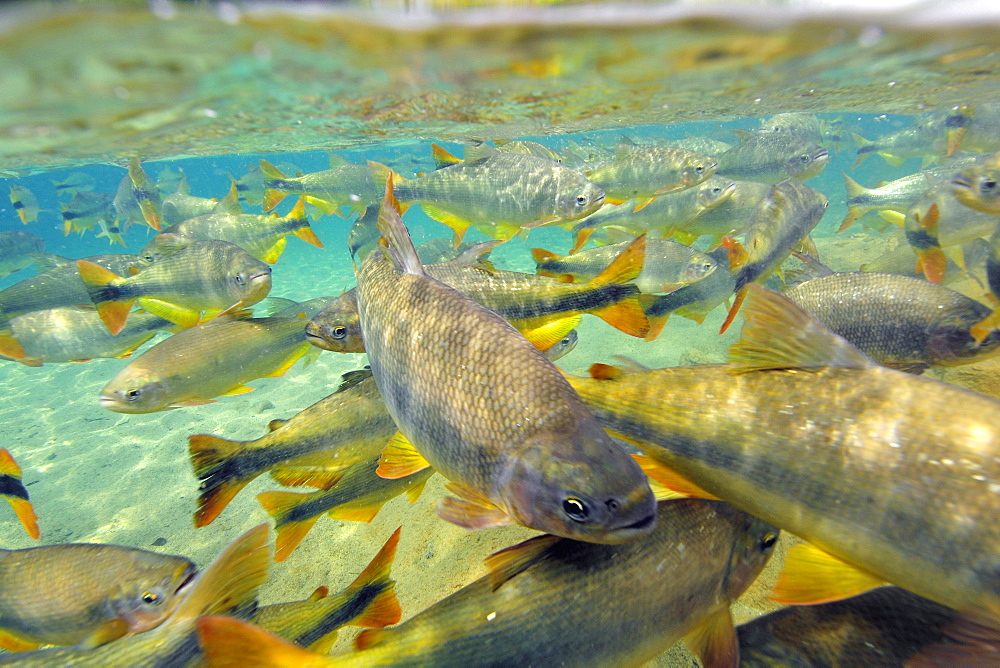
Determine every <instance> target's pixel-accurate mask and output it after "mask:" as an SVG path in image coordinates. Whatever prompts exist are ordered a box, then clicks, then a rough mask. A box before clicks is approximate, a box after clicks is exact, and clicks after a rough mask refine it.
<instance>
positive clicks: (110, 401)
mask: <svg viewBox="0 0 1000 668" xmlns="http://www.w3.org/2000/svg"><path fill="white" fill-rule="evenodd" d="M97 403H99V404H100V405H101V408H106V409H108V410H109V411H113V410H115V406H117V405H118V400H117V399H115V397H111V396H108V395H105V394H102V395H101V396H100V397H98V399H97Z"/></svg>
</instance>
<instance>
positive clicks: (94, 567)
mask: <svg viewBox="0 0 1000 668" xmlns="http://www.w3.org/2000/svg"><path fill="white" fill-rule="evenodd" d="M195 570H196V569H195V566H194V563H192V562H191V560H190V559H187V558H185V557H179V556H173V555H169V554H157V553H155V552H147V551H146V550H139V549H136V548H131V547H123V546H120V545H99V544H89V543H66V544H62V545H46V546H43V547H30V548H27V549H24V550H0V647H3V648H5V649H10V650H16V651H23V650H25V649H33V648H35V647H38V646H39V645H42V644H45V645H73V644H76V643H80V642H84V643H86V644H89V645H100V644H103V643H105V642H108V641H110V640H114V639H116V638H119V637H121V636H123V635H125V634H127V633H140V632H142V631H146V630H148V629H151V628H153V627H155V626H157V625H158V624H160V623H161V622H163V620H164V619H165V618H166V617H167V615H169V614H170V612H171V611H172V610H173V609H174V607H175V606H176V604H177V600H178V597H179V596H180V594H181V592H182V591H185V586H186V585H187V584H188V583H189V582H190V581H191V579H192V578H193V577H194V574H195Z"/></svg>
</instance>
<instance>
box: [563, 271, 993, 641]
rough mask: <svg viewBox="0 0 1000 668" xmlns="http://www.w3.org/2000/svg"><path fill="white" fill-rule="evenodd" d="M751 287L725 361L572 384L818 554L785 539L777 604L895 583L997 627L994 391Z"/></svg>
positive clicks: (688, 472) (710, 486)
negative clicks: (906, 362) (844, 331)
mask: <svg viewBox="0 0 1000 668" xmlns="http://www.w3.org/2000/svg"><path fill="white" fill-rule="evenodd" d="M751 291H752V292H754V293H755V294H754V299H753V300H751V301H752V303H751V304H750V305H749V308H748V309H747V312H746V313H745V317H746V322H745V324H744V328H743V334H742V338H741V340H740V341H739V343H737V344H736V346H734V347H733V349H731V357H732V358H733V360H734V363H733V364H723V365H698V366H693V367H676V368H670V369H656V370H651V371H646V372H641V373H625V374H621V375H619V377H618V378H616V379H614V380H595V379H589V378H580V379H576V378H574V379H571V383H572V385H573V386H574V387H575V388H576V390H577V391H578V392H579V393H580V395H581V397H582V398H583V399H584V400H585V401H586V402H587V404H588V405H589V406H590V408H591V410H593V411H594V414H595V415H596V416H597V418H598V419H599V420H600V421H601V423H602V424H604V425H605V427H606V428H607V429H609V430H610V431H611V432H612V433H614V434H617V435H621V436H623V437H625V438H626V439H627V440H629V441H630V442H632V443H634V444H636V445H639V446H640V447H642V448H643V449H644V450H645V451H646V453H647V454H648V455H650V456H651V457H654V458H655V459H657V460H659V461H661V462H662V463H663V464H665V465H666V466H668V467H669V468H671V469H673V470H674V471H676V472H677V473H679V474H680V475H682V476H684V477H685V478H687V479H688V480H690V481H692V482H693V483H695V484H696V485H698V486H699V487H701V488H702V489H703V490H706V491H707V492H709V493H711V494H714V495H715V496H717V497H720V498H723V499H726V500H727V501H729V502H730V503H732V504H734V505H735V506H736V507H738V508H741V509H743V510H744V511H746V512H749V513H752V514H754V515H756V516H758V517H760V518H762V519H764V520H766V521H769V522H772V523H773V524H775V525H777V526H780V527H781V528H783V529H787V530H788V531H791V532H792V533H794V534H796V535H798V536H800V537H802V538H804V539H805V540H807V541H810V542H811V543H812V544H813V545H814V546H815V548H819V549H821V550H824V551H825V552H828V553H829V555H825V554H823V553H820V552H819V550H817V549H815V548H813V549H812V550H807V551H806V552H805V554H806V555H807V556H808V557H809V561H805V559H804V558H803V557H802V556H799V555H797V554H796V552H797V548H798V546H796V547H795V548H793V549H792V551H791V552H790V554H789V555H786V557H785V572H786V573H792V574H793V575H792V578H791V580H787V579H786V583H787V584H786V585H785V586H783V588H782V590H781V591H780V592H778V593H777V594H776V596H775V597H776V598H777V599H778V600H779V601H783V602H815V603H818V602H824V601H829V600H836V599H838V598H845V597H848V596H852V595H855V594H858V593H861V592H862V591H865V590H866V589H870V588H872V587H875V586H878V585H880V584H885V583H892V584H895V585H898V586H900V587H903V588H905V589H908V590H910V591H912V592H914V593H916V594H919V595H921V596H924V597H926V598H929V599H931V600H933V601H936V602H938V603H941V604H942V605H947V606H949V607H952V608H955V609H956V610H959V611H960V612H962V613H963V614H965V615H968V616H969V617H971V618H973V619H976V620H977V621H980V623H984V624H986V625H988V626H992V627H996V626H1000V614H998V612H997V611H998V610H1000V568H998V564H1000V527H998V525H997V524H996V523H995V522H993V521H992V519H991V518H994V517H996V514H997V510H998V507H997V505H998V503H1000V501H998V498H997V494H996V493H995V491H994V489H995V487H996V485H997V481H998V477H1000V457H998V453H1000V427H998V425H1000V402H997V401H995V400H993V399H990V398H987V397H985V396H982V395H980V394H976V393H975V392H970V391H968V390H963V389H961V388H958V387H955V386H953V385H948V384H946V383H942V382H939V381H935V380H932V379H929V378H924V377H922V376H914V375H911V374H906V373H902V372H899V371H894V370H892V369H887V368H885V367H880V366H877V365H875V364H874V363H873V362H872V361H871V360H869V359H868V358H867V357H865V356H864V355H862V354H861V353H860V352H858V350H857V349H856V348H854V347H853V346H851V345H850V344H849V343H847V341H845V340H844V339H842V338H840V337H839V336H837V335H835V334H833V333H832V332H830V331H829V330H827V329H826V328H825V327H823V326H822V325H821V324H820V323H819V322H818V321H816V320H815V319H813V318H812V317H811V316H809V315H808V314H806V313H805V312H804V311H802V310H801V309H799V308H798V307H797V306H795V305H794V304H793V303H791V302H790V301H789V300H788V299H787V298H785V297H783V296H781V295H778V294H776V293H772V292H768V291H766V290H764V289H763V288H761V287H759V286H752V287H751ZM943 416H947V417H946V418H945V417H943ZM804 547H812V546H804ZM800 554H802V553H801V551H800ZM830 555H833V556H830ZM834 557H836V558H834ZM795 562H798V563H799V564H800V566H801V567H800V568H792V565H794V564H795ZM845 562H846V563H845ZM847 564H850V565H851V566H848V565H847ZM827 566H828V567H829V569H827V568H826V567H827ZM823 574H825V575H827V577H825V578H824V577H822V575H823ZM783 577H784V576H783Z"/></svg>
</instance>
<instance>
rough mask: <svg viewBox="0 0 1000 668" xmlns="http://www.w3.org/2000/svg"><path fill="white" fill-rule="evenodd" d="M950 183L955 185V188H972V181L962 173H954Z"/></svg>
mask: <svg viewBox="0 0 1000 668" xmlns="http://www.w3.org/2000/svg"><path fill="white" fill-rule="evenodd" d="M951 185H953V186H955V187H956V188H965V189H969V188H972V182H971V181H970V180H969V179H967V178H965V176H963V175H962V174H956V175H955V176H954V177H953V178H952V179H951Z"/></svg>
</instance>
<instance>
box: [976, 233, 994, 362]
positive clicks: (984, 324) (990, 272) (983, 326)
mask: <svg viewBox="0 0 1000 668" xmlns="http://www.w3.org/2000/svg"><path fill="white" fill-rule="evenodd" d="M988 246H989V249H988V252H987V253H986V283H987V285H989V288H990V292H991V293H992V295H993V297H994V298H995V297H997V295H1000V225H998V226H997V227H996V229H994V230H993V234H991V235H990V240H989V242H988ZM998 327H1000V307H996V308H994V309H993V311H992V313H990V314H989V315H987V316H986V317H985V318H983V319H982V320H980V321H979V322H977V323H976V324H974V325H973V326H972V327H970V328H969V334H970V335H971V336H972V338H973V340H974V341H975V342H976V344H977V345H980V344H982V343H984V342H985V341H986V340H988V339H992V337H993V336H994V335H995V334H996V333H997V331H998V329H997V328H998Z"/></svg>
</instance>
